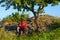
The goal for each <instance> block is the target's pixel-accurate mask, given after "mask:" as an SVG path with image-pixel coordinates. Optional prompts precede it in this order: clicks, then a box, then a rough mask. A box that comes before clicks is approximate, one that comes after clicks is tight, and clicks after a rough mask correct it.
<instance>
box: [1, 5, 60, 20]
mask: <svg viewBox="0 0 60 40" xmlns="http://www.w3.org/2000/svg"><path fill="white" fill-rule="evenodd" d="M35 8H37V7H35ZM44 11H45V13H44V14H49V15H52V16H57V17H60V4H59V5H56V6H53V7H52V6H51V5H48V6H47V7H45V8H44ZM14 12H17V10H14V9H13V8H12V7H11V8H10V9H8V10H7V11H6V10H5V7H1V5H0V20H1V19H3V18H4V17H6V16H8V15H11V14H12V13H14ZM29 14H30V16H33V14H32V13H31V12H30V13H29Z"/></svg>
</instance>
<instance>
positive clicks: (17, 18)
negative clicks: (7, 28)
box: [2, 12, 29, 23]
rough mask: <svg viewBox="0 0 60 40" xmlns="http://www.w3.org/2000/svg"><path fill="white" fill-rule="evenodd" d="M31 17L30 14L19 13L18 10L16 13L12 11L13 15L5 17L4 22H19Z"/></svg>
mask: <svg viewBox="0 0 60 40" xmlns="http://www.w3.org/2000/svg"><path fill="white" fill-rule="evenodd" d="M28 18H29V14H24V13H22V14H19V13H18V12H16V13H12V14H11V15H9V16H7V17H5V18H3V20H2V22H3V23H4V22H6V21H7V22H9V23H13V22H16V23H18V22H19V21H21V20H27V19H28Z"/></svg>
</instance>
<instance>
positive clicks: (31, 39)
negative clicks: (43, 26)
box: [0, 28, 60, 40]
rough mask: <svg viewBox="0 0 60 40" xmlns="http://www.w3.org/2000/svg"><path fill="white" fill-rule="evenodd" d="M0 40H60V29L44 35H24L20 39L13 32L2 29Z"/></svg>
mask: <svg viewBox="0 0 60 40" xmlns="http://www.w3.org/2000/svg"><path fill="white" fill-rule="evenodd" d="M0 40H60V28H57V29H55V30H52V31H47V32H42V33H33V34H32V35H30V36H27V35H23V36H20V37H17V35H16V34H14V33H13V32H8V31H4V30H1V29H0Z"/></svg>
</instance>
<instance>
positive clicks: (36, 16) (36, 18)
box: [33, 5, 44, 31]
mask: <svg viewBox="0 0 60 40" xmlns="http://www.w3.org/2000/svg"><path fill="white" fill-rule="evenodd" d="M41 7H42V8H41ZM43 8H44V5H43V6H39V8H38V14H37V15H36V13H35V12H33V14H34V17H35V20H34V22H35V24H36V27H37V28H36V31H39V30H38V28H39V25H38V23H37V20H38V17H39V16H40V15H39V14H40V11H41V10H42V9H43Z"/></svg>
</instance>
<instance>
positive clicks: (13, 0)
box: [0, 0, 60, 28]
mask: <svg viewBox="0 0 60 40" xmlns="http://www.w3.org/2000/svg"><path fill="white" fill-rule="evenodd" d="M59 2H60V0H1V1H0V3H5V4H3V5H2V6H6V10H7V9H9V8H10V7H11V6H13V8H14V9H18V11H21V9H22V8H23V11H24V10H27V11H31V12H32V13H33V14H34V17H35V24H36V26H37V28H38V24H37V22H36V20H37V18H38V17H39V15H40V12H41V10H43V8H44V7H46V6H48V4H52V5H57V4H58V3H59ZM35 5H37V6H39V8H38V9H37V11H35V9H34V7H35Z"/></svg>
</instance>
